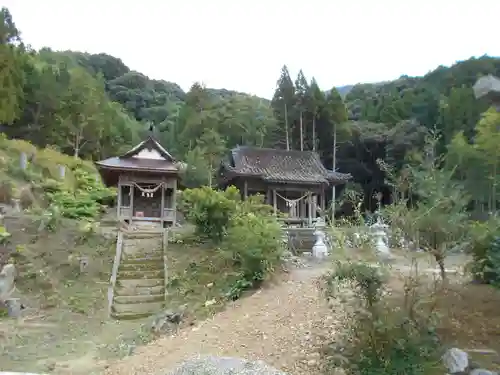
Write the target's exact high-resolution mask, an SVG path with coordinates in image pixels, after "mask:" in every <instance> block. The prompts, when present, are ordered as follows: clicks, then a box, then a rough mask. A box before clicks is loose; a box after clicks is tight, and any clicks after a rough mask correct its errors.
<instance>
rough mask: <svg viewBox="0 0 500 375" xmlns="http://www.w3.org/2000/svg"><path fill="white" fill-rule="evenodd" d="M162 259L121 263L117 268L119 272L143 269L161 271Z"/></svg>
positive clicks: (162, 268)
mask: <svg viewBox="0 0 500 375" xmlns="http://www.w3.org/2000/svg"><path fill="white" fill-rule="evenodd" d="M163 270H164V267H163V261H162V262H161V263H160V262H150V263H122V264H120V267H119V268H118V273H120V272H134V271H135V272H143V271H163Z"/></svg>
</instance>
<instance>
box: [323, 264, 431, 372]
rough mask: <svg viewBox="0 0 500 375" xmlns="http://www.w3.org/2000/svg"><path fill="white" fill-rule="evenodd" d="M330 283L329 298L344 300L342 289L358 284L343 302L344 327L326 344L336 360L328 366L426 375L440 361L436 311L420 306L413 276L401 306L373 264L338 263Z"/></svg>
mask: <svg viewBox="0 0 500 375" xmlns="http://www.w3.org/2000/svg"><path fill="white" fill-rule="evenodd" d="M325 281H326V288H325V289H324V290H325V293H326V297H327V298H328V299H334V298H335V299H337V300H340V297H341V296H342V295H343V293H345V289H343V288H342V287H346V286H347V287H351V288H354V290H353V293H352V294H350V296H349V297H348V298H347V299H344V300H343V301H344V305H345V309H346V310H347V311H348V316H347V317H346V318H345V319H344V323H343V327H344V328H345V330H344V331H343V332H337V333H336V334H337V337H336V342H332V343H331V344H330V345H328V347H327V348H326V352H327V353H326V354H327V355H328V356H329V357H330V358H333V359H332V360H331V362H329V363H328V366H327V368H331V367H338V366H342V367H343V368H345V369H346V370H349V372H350V373H351V374H355V375H374V374H375V375H385V374H405V375H424V374H428V373H430V370H433V369H436V368H438V366H440V365H441V364H440V361H439V355H440V346H439V341H438V340H437V337H436V335H435V332H434V329H433V328H432V327H433V326H432V320H431V318H430V317H432V314H430V313H429V312H428V311H421V310H419V309H417V306H418V305H419V300H418V294H417V293H415V289H416V285H415V283H414V280H413V282H412V281H411V280H407V283H406V285H405V291H406V294H405V296H404V303H403V304H402V305H399V306H398V307H397V308H394V306H392V305H391V300H390V299H389V298H388V297H387V284H386V282H387V279H386V278H385V277H384V276H383V274H382V273H381V271H380V269H378V268H374V267H373V266H368V265H366V264H362V263H346V264H342V263H338V264H337V267H336V268H335V270H334V271H333V272H332V273H331V274H330V275H328V276H327V277H326V280H325ZM392 303H393V304H399V303H400V301H399V300H398V301H392ZM339 361H340V362H339Z"/></svg>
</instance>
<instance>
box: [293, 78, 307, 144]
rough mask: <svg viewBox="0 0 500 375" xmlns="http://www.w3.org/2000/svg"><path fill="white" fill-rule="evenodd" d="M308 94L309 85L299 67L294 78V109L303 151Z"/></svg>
mask: <svg viewBox="0 0 500 375" xmlns="http://www.w3.org/2000/svg"><path fill="white" fill-rule="evenodd" d="M308 94H309V85H308V83H307V80H306V77H305V76H304V73H303V72H302V69H301V70H299V74H298V76H297V79H296V80H295V110H296V112H297V113H298V115H299V143H300V151H304V115H305V113H306V112H307V110H308V104H310V103H308Z"/></svg>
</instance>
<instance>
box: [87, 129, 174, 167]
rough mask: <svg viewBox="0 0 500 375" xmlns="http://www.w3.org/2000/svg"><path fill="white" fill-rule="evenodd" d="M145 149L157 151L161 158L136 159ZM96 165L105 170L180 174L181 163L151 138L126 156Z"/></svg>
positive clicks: (99, 162) (109, 159)
mask: <svg viewBox="0 0 500 375" xmlns="http://www.w3.org/2000/svg"><path fill="white" fill-rule="evenodd" d="M144 149H147V150H156V151H157V155H158V156H159V157H158V158H151V159H149V158H142V157H141V158H140V157H134V156H135V155H137V154H139V153H140V152H141V151H142V150H144ZM96 165H97V167H99V169H104V170H136V171H146V172H158V173H165V172H170V173H177V172H179V163H177V161H176V160H175V158H174V157H173V156H172V155H170V153H169V152H168V151H167V150H165V148H163V147H162V145H160V143H159V142H158V141H157V140H156V139H154V138H153V137H151V136H150V137H148V138H147V139H146V140H144V141H142V142H141V143H139V144H138V145H137V146H135V147H134V148H133V149H131V150H130V151H128V152H126V153H125V154H123V155H121V156H119V157H112V158H108V159H105V160H101V161H98V162H96Z"/></svg>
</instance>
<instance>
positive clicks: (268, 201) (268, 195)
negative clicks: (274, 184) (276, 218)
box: [266, 187, 273, 205]
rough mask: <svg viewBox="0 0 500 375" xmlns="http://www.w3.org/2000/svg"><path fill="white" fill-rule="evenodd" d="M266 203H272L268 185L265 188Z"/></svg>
mask: <svg viewBox="0 0 500 375" xmlns="http://www.w3.org/2000/svg"><path fill="white" fill-rule="evenodd" d="M266 203H267V204H268V205H271V204H272V203H273V196H272V192H271V188H270V187H268V188H267V193H266Z"/></svg>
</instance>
